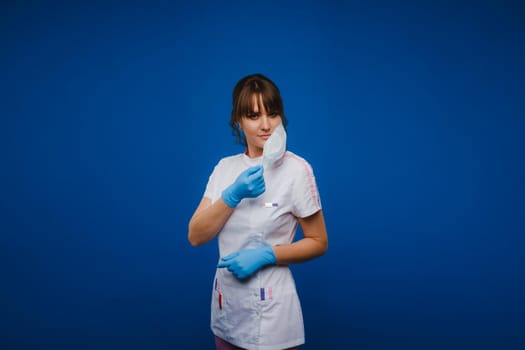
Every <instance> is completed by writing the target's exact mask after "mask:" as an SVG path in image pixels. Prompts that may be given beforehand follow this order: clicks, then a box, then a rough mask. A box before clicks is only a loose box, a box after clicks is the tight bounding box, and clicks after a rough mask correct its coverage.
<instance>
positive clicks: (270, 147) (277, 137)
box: [262, 123, 286, 169]
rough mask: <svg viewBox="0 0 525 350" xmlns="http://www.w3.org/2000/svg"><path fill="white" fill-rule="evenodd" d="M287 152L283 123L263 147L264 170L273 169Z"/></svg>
mask: <svg viewBox="0 0 525 350" xmlns="http://www.w3.org/2000/svg"><path fill="white" fill-rule="evenodd" d="M284 152H286V131H285V130H284V127H283V123H280V124H279V125H278V126H277V127H276V128H275V130H274V131H273V133H272V135H271V136H270V137H269V138H268V140H266V143H265V144H264V147H263V159H262V165H263V168H265V169H266V168H268V167H271V166H272V165H273V164H274V163H275V162H276V161H278V160H279V159H281V158H282V157H283V155H284Z"/></svg>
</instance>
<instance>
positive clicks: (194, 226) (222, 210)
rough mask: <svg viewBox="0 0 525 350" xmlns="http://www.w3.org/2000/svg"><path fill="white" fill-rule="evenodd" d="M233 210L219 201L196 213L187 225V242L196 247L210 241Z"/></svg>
mask: <svg viewBox="0 0 525 350" xmlns="http://www.w3.org/2000/svg"><path fill="white" fill-rule="evenodd" d="M233 210H234V209H233V208H230V207H229V206H228V205H226V203H224V201H223V200H222V199H219V200H217V201H216V202H215V203H213V204H212V205H210V206H208V207H207V208H204V209H202V210H199V211H197V212H196V213H195V215H193V217H192V218H191V220H190V223H189V225H188V240H189V241H190V243H191V245H193V246H198V245H202V244H205V243H208V242H209V241H211V240H212V239H213V238H214V237H215V236H216V235H217V233H218V232H219V231H220V230H221V229H222V227H223V226H224V224H225V223H226V221H227V220H228V218H229V217H230V216H231V214H232V213H233Z"/></svg>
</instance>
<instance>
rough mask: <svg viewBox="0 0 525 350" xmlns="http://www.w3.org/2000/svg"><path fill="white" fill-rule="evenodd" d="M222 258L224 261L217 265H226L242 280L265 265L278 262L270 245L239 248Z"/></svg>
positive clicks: (220, 266)
mask: <svg viewBox="0 0 525 350" xmlns="http://www.w3.org/2000/svg"><path fill="white" fill-rule="evenodd" d="M221 260H222V262H221V263H219V264H218V265H217V267H219V268H223V267H226V268H227V269H228V271H230V272H231V273H232V274H233V275H234V276H235V277H237V278H238V279H240V280H242V279H244V278H246V277H249V276H251V275H253V274H254V273H255V272H256V271H257V270H259V269H260V268H261V267H263V266H266V265H273V264H275V263H276V262H277V258H276V257H275V254H274V253H273V249H272V247H271V246H269V245H268V246H264V247H260V248H256V249H245V250H239V251H238V252H235V253H232V254H230V255H228V256H225V257H224V258H222V259H221Z"/></svg>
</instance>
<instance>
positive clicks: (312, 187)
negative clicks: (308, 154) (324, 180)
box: [284, 152, 320, 205]
mask: <svg viewBox="0 0 525 350" xmlns="http://www.w3.org/2000/svg"><path fill="white" fill-rule="evenodd" d="M284 156H285V157H288V158H292V159H295V160H296V161H298V162H299V163H301V165H302V166H303V168H304V169H305V170H306V174H307V175H308V185H309V186H310V192H311V193H312V197H313V198H314V200H315V203H317V205H319V202H320V201H319V197H318V196H317V191H316V189H315V181H314V177H313V174H312V173H311V172H310V168H309V167H308V164H307V163H306V161H305V160H304V159H301V158H299V157H297V156H296V155H292V154H291V153H289V152H286V153H285V154H284Z"/></svg>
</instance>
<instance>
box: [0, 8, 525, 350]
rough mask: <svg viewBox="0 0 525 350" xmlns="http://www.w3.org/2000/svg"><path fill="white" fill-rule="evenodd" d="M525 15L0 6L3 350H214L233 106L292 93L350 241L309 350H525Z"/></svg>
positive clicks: (311, 285)
mask: <svg viewBox="0 0 525 350" xmlns="http://www.w3.org/2000/svg"><path fill="white" fill-rule="evenodd" d="M524 18H525V10H524V6H523V5H521V3H520V2H519V1H441V2H434V1H386V2H380V1H370V2H368V1H354V2H344V1H328V0H323V1H296V2H289V1H277V2H272V1H255V2H248V1H227V2H224V3H223V2H219V1H217V2H212V1H190V2H174V1H164V2H158V1H149V2H139V1H122V2H117V1H109V2H108V1H94V2H92V1H85V2H71V1H63V2H54V1H51V2H50V1H16V2H15V1H12V2H11V3H9V2H6V1H4V2H2V5H1V8H0V33H1V34H0V35H1V42H2V45H1V47H2V49H1V50H2V54H1V55H0V65H1V67H2V69H1V81H2V84H1V86H2V87H1V89H2V90H1V96H2V97H1V99H2V103H1V106H0V113H1V115H2V118H1V127H0V136H1V137H0V146H1V149H2V151H1V155H2V158H1V163H2V164H1V172H0V177H1V178H0V180H1V187H0V189H1V192H0V203H1V208H0V209H1V214H0V215H1V221H0V225H1V226H0V230H1V235H0V237H1V238H0V239H1V241H0V243H1V245H0V247H1V251H0V253H1V254H0V259H1V260H0V263H1V264H0V266H1V268H0V271H1V272H2V274H1V285H0V307H1V316H0V317H1V318H0V320H1V324H0V326H1V327H0V347H1V348H2V349H23V348H27V349H30V348H39V349H41V348H53V349H102V348H113V349H117V348H127V349H211V348H213V341H212V336H211V333H210V331H209V304H210V296H211V294H210V293H211V281H212V276H213V273H214V265H215V263H216V260H217V248H216V242H215V241H213V242H212V243H211V244H208V245H206V246H202V247H198V248H193V247H191V246H190V244H189V243H188V242H187V223H188V220H189V218H190V217H191V215H192V213H193V211H194V209H195V207H196V205H197V204H198V202H199V201H200V198H201V196H202V193H203V191H204V187H205V184H206V181H207V178H208V176H209V174H210V172H211V170H212V168H213V166H214V165H215V163H216V162H217V161H218V160H219V159H220V158H221V157H223V156H226V155H229V154H234V153H238V152H242V151H243V149H242V148H241V147H240V146H239V145H236V144H235V142H234V138H233V136H232V135H231V133H230V130H229V127H228V125H227V122H228V119H229V113H230V108H231V107H230V105H231V101H230V98H231V91H232V89H233V86H234V84H235V83H236V82H237V80H238V79H240V78H241V77H242V76H244V75H247V74H250V73H254V72H261V73H263V74H266V75H268V76H269V77H270V78H271V79H273V80H274V81H275V82H276V83H277V84H278V85H279V87H280V88H281V91H282V95H283V98H284V102H285V111H286V113H287V116H288V118H289V121H290V122H289V127H288V140H289V144H288V145H289V149H290V150H292V151H294V152H296V153H298V154H299V155H301V156H303V157H305V158H306V159H307V160H308V161H309V162H310V163H311V164H312V166H313V168H314V171H315V174H316V178H317V181H318V186H319V189H320V191H321V198H322V202H323V207H324V212H325V216H326V221H327V227H328V232H329V239H330V248H329V251H328V253H327V254H326V255H325V256H324V257H322V258H321V259H318V260H315V261H312V262H308V263H305V264H301V265H296V266H294V267H293V270H294V273H295V276H296V282H297V285H298V289H299V292H300V297H301V301H302V304H303V310H304V315H305V327H306V332H307V344H306V345H305V346H304V347H303V349H305V350H307V349H334V348H338V349H342V348H345V349H347V348H352V349H473V348H476V349H496V348H501V349H523V348H524V347H525V287H524V282H525V274H524V266H525V261H524V260H525V258H524V255H525V254H524V243H525V238H524V232H525V219H524V217H525V215H524V213H525V202H524V199H523V198H524V195H525V188H524V187H525V186H524V179H525V162H524V159H525V154H524V153H525V152H524V150H525V145H524V143H525V142H524V137H523V136H524V133H525V120H524V108H523V103H524V100H525V98H524V97H525V88H524V81H525V74H524V65H523V62H524V61H525V48H524V47H525V40H524V38H525V35H524V34H525V23H524Z"/></svg>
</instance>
